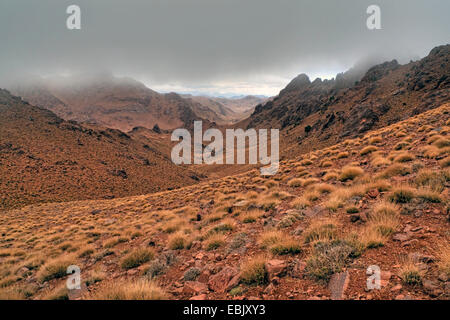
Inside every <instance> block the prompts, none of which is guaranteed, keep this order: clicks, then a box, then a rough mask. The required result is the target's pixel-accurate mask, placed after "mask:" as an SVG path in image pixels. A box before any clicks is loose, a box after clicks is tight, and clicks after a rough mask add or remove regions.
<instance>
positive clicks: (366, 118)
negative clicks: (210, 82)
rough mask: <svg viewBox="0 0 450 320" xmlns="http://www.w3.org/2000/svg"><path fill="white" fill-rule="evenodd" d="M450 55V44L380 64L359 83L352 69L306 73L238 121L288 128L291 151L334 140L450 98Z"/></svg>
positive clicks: (286, 147)
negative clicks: (317, 75)
mask: <svg viewBox="0 0 450 320" xmlns="http://www.w3.org/2000/svg"><path fill="white" fill-rule="evenodd" d="M449 58H450V45H444V46H440V47H436V48H434V49H433V50H432V51H431V52H430V54H429V55H428V56H427V57H425V58H423V59H422V60H420V61H416V62H411V63H409V64H406V65H399V64H398V63H397V61H395V60H393V61H391V62H386V63H383V64H380V65H376V66H374V67H372V68H370V69H369V70H368V71H367V72H366V73H365V75H364V76H363V77H362V78H361V80H360V81H357V82H356V83H355V82H354V80H355V79H358V76H357V74H356V75H355V74H354V73H353V74H352V73H351V72H350V71H351V70H350V71H349V72H350V73H347V74H346V73H344V74H341V75H339V77H338V78H337V79H336V80H324V81H321V80H320V79H316V80H314V81H313V82H311V81H310V80H309V79H308V77H307V76H306V75H304V74H302V75H299V76H298V77H297V78H295V79H294V80H292V81H291V83H289V84H288V85H287V87H286V88H285V89H283V90H282V91H281V92H280V94H279V95H278V96H277V97H275V98H274V99H273V100H271V101H269V102H267V103H265V104H262V105H258V106H257V107H256V109H255V112H254V113H253V114H252V115H251V116H250V117H249V118H248V119H246V120H245V121H242V122H241V123H239V124H238V125H237V126H241V127H248V128H251V127H259V128H280V129H282V135H283V138H282V141H281V143H282V144H283V147H282V149H283V150H284V151H285V152H286V153H292V152H294V153H300V152H305V151H309V150H312V149H313V148H317V147H321V146H322V147H323V146H326V145H331V144H333V143H336V142H338V141H341V140H343V139H346V138H349V137H352V136H355V135H361V134H362V133H364V132H366V131H368V130H371V129H375V128H380V127H383V126H386V125H389V124H391V123H394V122H397V121H400V120H403V119H406V118H407V117H410V116H412V115H415V114H418V113H421V112H423V111H426V110H429V109H432V108H436V107H437V106H439V105H440V104H441V103H444V102H446V101H448V100H449V98H450V96H449V93H450V76H449V75H450V64H449Z"/></svg>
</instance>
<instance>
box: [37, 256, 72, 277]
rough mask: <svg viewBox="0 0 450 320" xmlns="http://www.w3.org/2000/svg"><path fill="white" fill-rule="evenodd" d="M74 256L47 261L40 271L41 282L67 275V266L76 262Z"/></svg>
mask: <svg viewBox="0 0 450 320" xmlns="http://www.w3.org/2000/svg"><path fill="white" fill-rule="evenodd" d="M75 262H76V259H75V258H74V257H73V256H63V257H59V258H55V259H53V260H50V261H48V262H46V263H45V264H44V265H43V266H42V267H41V268H40V269H39V271H38V273H37V275H36V276H37V278H38V280H39V281H40V282H46V281H50V280H53V279H58V278H62V277H65V276H66V275H67V268H68V267H69V266H70V265H73V264H76V263H75Z"/></svg>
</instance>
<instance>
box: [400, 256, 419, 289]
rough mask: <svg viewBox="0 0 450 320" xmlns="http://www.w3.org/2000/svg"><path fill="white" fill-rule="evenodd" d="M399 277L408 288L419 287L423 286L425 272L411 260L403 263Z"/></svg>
mask: <svg viewBox="0 0 450 320" xmlns="http://www.w3.org/2000/svg"><path fill="white" fill-rule="evenodd" d="M399 275H400V278H401V279H402V281H403V283H404V284H406V285H408V286H419V285H421V284H422V277H423V271H422V270H420V268H419V266H418V265H417V264H416V263H415V262H414V261H412V260H411V259H405V261H403V263H402V265H401V267H400V270H399Z"/></svg>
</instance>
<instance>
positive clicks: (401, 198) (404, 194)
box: [388, 185, 416, 203]
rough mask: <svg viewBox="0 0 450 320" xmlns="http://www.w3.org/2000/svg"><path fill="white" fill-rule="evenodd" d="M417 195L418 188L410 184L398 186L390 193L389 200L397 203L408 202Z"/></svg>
mask: <svg viewBox="0 0 450 320" xmlns="http://www.w3.org/2000/svg"><path fill="white" fill-rule="evenodd" d="M415 196H416V190H415V189H414V188H411V187H410V186H407V185H405V186H402V185H401V186H397V187H394V188H392V190H391V193H390V194H389V195H388V198H389V200H391V201H392V202H395V203H408V202H410V201H411V200H412V199H413V198H414V197H415Z"/></svg>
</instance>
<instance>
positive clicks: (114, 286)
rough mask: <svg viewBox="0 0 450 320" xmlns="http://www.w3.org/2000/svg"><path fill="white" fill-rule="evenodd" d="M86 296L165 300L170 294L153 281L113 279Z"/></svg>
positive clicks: (93, 297)
mask: <svg viewBox="0 0 450 320" xmlns="http://www.w3.org/2000/svg"><path fill="white" fill-rule="evenodd" d="M85 298H86V299H88V300H165V299H167V298H168V296H167V294H166V293H165V292H164V290H163V289H161V288H160V287H159V286H158V285H157V284H156V283H155V282H153V281H150V280H138V281H136V282H130V281H125V280H122V281H112V282H110V283H108V284H107V285H104V286H102V287H101V288H99V289H98V290H96V291H95V292H94V293H93V294H91V295H89V296H87V297H85Z"/></svg>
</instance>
